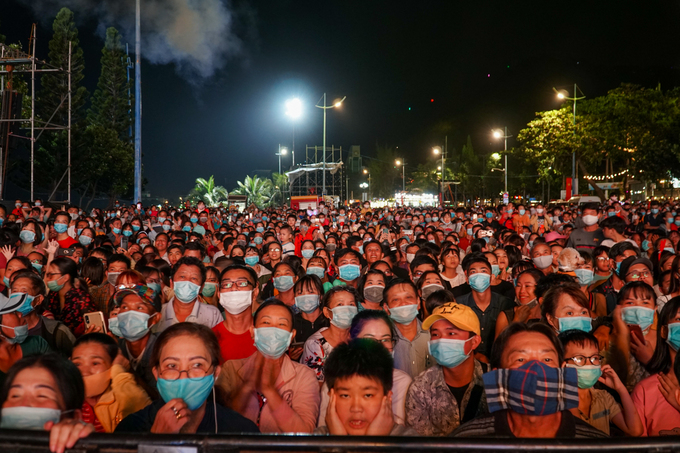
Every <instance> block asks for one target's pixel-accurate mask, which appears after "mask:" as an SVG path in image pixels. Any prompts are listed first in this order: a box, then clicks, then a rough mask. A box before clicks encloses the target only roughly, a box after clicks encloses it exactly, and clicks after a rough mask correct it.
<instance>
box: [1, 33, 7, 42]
mask: <svg viewBox="0 0 680 453" xmlns="http://www.w3.org/2000/svg"><path fill="white" fill-rule="evenodd" d="M5 39H7V37H6V36H5V35H3V34H2V33H0V43H4V42H5Z"/></svg>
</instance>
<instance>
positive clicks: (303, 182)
mask: <svg viewBox="0 0 680 453" xmlns="http://www.w3.org/2000/svg"><path fill="white" fill-rule="evenodd" d="M323 157H324V156H323V146H306V149H305V163H304V165H298V166H297V167H296V168H295V169H294V170H293V171H290V172H287V173H286V176H288V183H289V184H290V195H291V196H302V195H318V196H321V194H322V191H323V181H324V173H325V175H326V195H328V196H333V197H336V198H337V199H342V198H344V197H345V192H346V190H345V189H346V180H345V179H346V178H345V173H346V171H345V166H344V165H343V162H342V147H339V148H336V147H335V146H330V147H328V146H327V147H326V160H325V162H326V165H325V168H326V170H325V171H324V166H323V162H324V159H323Z"/></svg>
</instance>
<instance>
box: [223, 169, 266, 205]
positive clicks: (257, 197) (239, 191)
mask: <svg viewBox="0 0 680 453" xmlns="http://www.w3.org/2000/svg"><path fill="white" fill-rule="evenodd" d="M237 184H238V188H236V189H235V190H233V191H232V192H231V193H233V194H234V195H247V196H248V202H249V203H255V205H256V206H257V207H258V208H261V209H262V208H266V207H268V206H269V205H270V203H271V199H272V194H271V191H272V182H271V180H270V179H264V180H263V179H260V178H258V177H257V176H255V177H253V178H251V177H250V176H246V179H244V180H243V182H241V181H237Z"/></svg>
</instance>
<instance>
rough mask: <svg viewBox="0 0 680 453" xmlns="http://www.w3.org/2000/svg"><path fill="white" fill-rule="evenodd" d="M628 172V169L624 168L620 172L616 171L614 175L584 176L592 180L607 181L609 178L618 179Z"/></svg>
mask: <svg viewBox="0 0 680 453" xmlns="http://www.w3.org/2000/svg"><path fill="white" fill-rule="evenodd" d="M626 173H628V169H626V170H622V171H620V172H618V173H614V174H612V175H602V176H593V175H588V176H584V177H583V178H584V179H588V180H591V181H607V180H609V179H616V178H618V177H621V176H623V175H625V174H626Z"/></svg>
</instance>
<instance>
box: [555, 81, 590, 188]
mask: <svg viewBox="0 0 680 453" xmlns="http://www.w3.org/2000/svg"><path fill="white" fill-rule="evenodd" d="M553 91H554V92H555V95H556V96H557V99H560V100H567V101H574V116H573V124H574V135H576V101H580V100H581V99H585V98H586V96H585V95H583V96H581V97H578V96H577V91H581V89H580V88H579V87H578V85H576V84H574V97H571V98H570V97H569V92H568V91H567V90H557V89H556V88H555V87H553ZM581 94H583V91H581ZM577 193H578V179H576V150H574V151H573V152H572V153H571V194H570V195H575V194H577Z"/></svg>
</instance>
